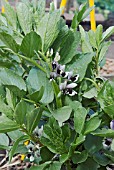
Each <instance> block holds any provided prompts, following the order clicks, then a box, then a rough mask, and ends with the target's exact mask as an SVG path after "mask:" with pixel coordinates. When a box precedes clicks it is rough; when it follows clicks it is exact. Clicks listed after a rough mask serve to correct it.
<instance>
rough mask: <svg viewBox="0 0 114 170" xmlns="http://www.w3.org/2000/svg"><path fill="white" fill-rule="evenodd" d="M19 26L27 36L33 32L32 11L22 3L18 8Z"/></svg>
mask: <svg viewBox="0 0 114 170" xmlns="http://www.w3.org/2000/svg"><path fill="white" fill-rule="evenodd" d="M16 11H17V16H18V20H19V24H20V26H21V28H22V30H23V32H24V34H25V35H26V34H27V33H29V32H30V31H31V30H32V14H31V13H32V11H30V8H29V7H28V6H27V5H26V4H25V3H22V2H20V3H19V4H18V6H17V8H16Z"/></svg>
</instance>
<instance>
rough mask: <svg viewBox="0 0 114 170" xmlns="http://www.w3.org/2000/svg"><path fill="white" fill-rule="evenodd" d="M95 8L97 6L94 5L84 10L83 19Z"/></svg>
mask: <svg viewBox="0 0 114 170" xmlns="http://www.w3.org/2000/svg"><path fill="white" fill-rule="evenodd" d="M94 8H95V6H92V7H90V8H87V10H86V11H85V12H84V14H83V16H82V21H83V19H85V18H86V17H87V16H88V15H89V14H90V12H91V11H92V10H93V9H94Z"/></svg>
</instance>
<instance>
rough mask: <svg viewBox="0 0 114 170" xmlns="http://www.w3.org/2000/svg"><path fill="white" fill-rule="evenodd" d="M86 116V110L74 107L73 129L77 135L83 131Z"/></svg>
mask: <svg viewBox="0 0 114 170" xmlns="http://www.w3.org/2000/svg"><path fill="white" fill-rule="evenodd" d="M86 115H87V110H86V109H85V108H84V107H79V106H76V109H75V110H74V127H75V131H76V132H77V133H79V134H80V133H81V132H82V131H83V128H84V123H85V119H86Z"/></svg>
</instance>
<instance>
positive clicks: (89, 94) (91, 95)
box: [83, 87, 97, 99]
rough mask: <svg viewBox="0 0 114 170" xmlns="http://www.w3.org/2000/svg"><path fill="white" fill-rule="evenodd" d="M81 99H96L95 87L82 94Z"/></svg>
mask: <svg viewBox="0 0 114 170" xmlns="http://www.w3.org/2000/svg"><path fill="white" fill-rule="evenodd" d="M83 97H85V98H87V99H91V98H94V97H97V89H96V88H95V87H93V88H91V89H90V90H88V91H86V92H84V94H83Z"/></svg>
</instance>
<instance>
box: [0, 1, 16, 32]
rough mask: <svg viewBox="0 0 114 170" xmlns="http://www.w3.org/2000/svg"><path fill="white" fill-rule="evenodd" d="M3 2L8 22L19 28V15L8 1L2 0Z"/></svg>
mask: <svg viewBox="0 0 114 170" xmlns="http://www.w3.org/2000/svg"><path fill="white" fill-rule="evenodd" d="M2 3H3V5H4V8H5V16H6V18H7V21H8V23H9V24H10V25H11V26H12V27H13V29H14V30H16V28H17V16H16V12H15V10H14V8H13V7H12V6H11V5H10V4H9V3H8V2H7V1H6V0H2Z"/></svg>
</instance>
